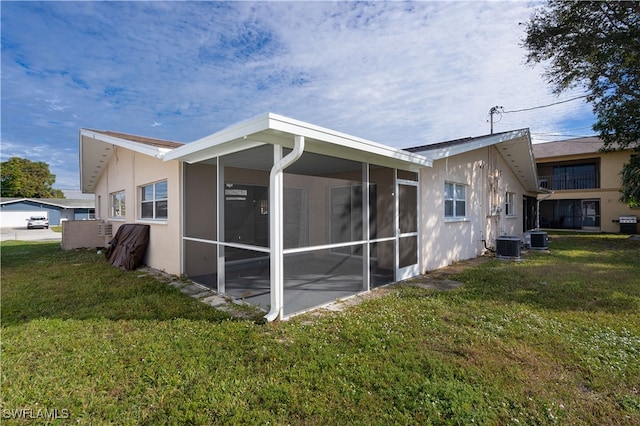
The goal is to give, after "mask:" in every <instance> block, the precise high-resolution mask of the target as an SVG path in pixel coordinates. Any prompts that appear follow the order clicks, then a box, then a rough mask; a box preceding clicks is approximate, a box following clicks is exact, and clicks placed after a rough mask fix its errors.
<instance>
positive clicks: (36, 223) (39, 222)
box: [27, 216, 49, 229]
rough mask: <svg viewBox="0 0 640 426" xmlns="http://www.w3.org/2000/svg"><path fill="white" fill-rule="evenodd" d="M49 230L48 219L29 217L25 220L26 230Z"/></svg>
mask: <svg viewBox="0 0 640 426" xmlns="http://www.w3.org/2000/svg"><path fill="white" fill-rule="evenodd" d="M35 228H45V229H48V228H49V219H47V218H46V217H44V216H31V217H30V218H29V219H27V229H35Z"/></svg>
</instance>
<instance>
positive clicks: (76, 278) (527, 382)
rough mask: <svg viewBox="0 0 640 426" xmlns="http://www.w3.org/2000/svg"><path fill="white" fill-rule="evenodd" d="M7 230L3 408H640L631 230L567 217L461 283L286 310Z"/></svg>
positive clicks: (252, 419)
mask: <svg viewBox="0 0 640 426" xmlns="http://www.w3.org/2000/svg"><path fill="white" fill-rule="evenodd" d="M1 248H2V265H1V266H2V313H1V318H2V357H1V367H2V379H1V380H2V381H1V385H2V389H1V390H2V402H1V404H2V421H3V422H11V420H10V418H11V417H14V416H15V415H23V416H25V415H26V416H31V417H36V416H38V415H40V416H41V418H40V419H39V421H41V420H43V418H44V417H46V416H47V415H50V416H51V415H52V413H53V414H57V417H59V419H58V420H57V421H58V422H59V423H60V424H67V423H68V424H107V423H111V424H132V425H133V424H145V425H156V424H179V425H182V424H267V423H270V424H305V425H306V424H309V425H313V424H322V425H333V424H363V425H369V424H460V425H467V424H472V423H476V424H484V425H486V424H496V425H503V424H514V425H517V424H519V425H523V424H527V425H530V424H571V425H580V424H584V425H592V424H606V425H611V424H624V425H640V317H639V312H640V242H637V241H630V240H628V239H627V237H626V236H619V235H586V234H581V235H552V242H551V245H550V252H549V253H546V252H530V253H529V254H527V255H526V258H525V260H524V261H521V262H510V261H498V260H490V261H488V262H486V263H484V264H481V265H479V266H476V267H474V268H471V269H467V270H465V271H464V272H462V273H460V274H459V275H458V276H457V277H456V279H458V280H460V281H462V282H464V283H465V285H464V286H463V287H461V288H459V289H457V290H454V291H451V292H440V293H438V292H434V291H431V290H425V289H419V288H416V287H409V286H397V289H396V290H395V291H393V292H391V293H390V295H388V296H386V297H382V298H373V299H371V300H368V301H366V302H363V303H362V304H360V305H358V306H355V307H352V308H349V309H347V310H345V311H344V312H342V313H325V314H323V315H319V316H318V315H311V314H309V315H303V316H299V317H295V318H294V319H292V320H290V321H286V322H279V323H271V324H259V323H256V322H252V321H240V320H231V319H229V318H228V317H227V316H226V314H222V313H220V312H218V311H216V310H214V309H213V308H210V307H208V306H206V305H204V304H200V303H198V302H196V301H194V300H192V299H190V298H188V297H185V296H183V295H182V294H181V293H180V292H178V291H177V290H175V289H173V288H171V287H169V286H167V285H166V284H164V283H161V282H158V281H156V280H155V279H154V278H152V277H149V276H146V275H145V274H142V273H140V272H138V271H132V272H125V271H120V270H118V269H115V268H113V267H111V266H109V265H107V264H106V263H105V262H104V259H103V257H102V256H99V255H96V254H95V252H94V251H85V250H79V251H72V252H62V251H61V250H60V249H59V244H58V243H21V242H7V243H2V246H1ZM54 410H57V411H54ZM54 417H55V416H54ZM25 423H30V424H33V423H34V420H33V419H31V420H29V421H25ZM54 423H55V421H54Z"/></svg>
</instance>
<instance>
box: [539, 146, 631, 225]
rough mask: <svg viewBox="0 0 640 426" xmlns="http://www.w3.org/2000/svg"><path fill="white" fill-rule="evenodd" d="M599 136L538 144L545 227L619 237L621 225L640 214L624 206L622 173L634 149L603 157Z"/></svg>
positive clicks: (541, 220)
mask: <svg viewBox="0 0 640 426" xmlns="http://www.w3.org/2000/svg"><path fill="white" fill-rule="evenodd" d="M602 146H603V142H602V140H601V139H599V138H597V137H589V138H579V139H570V140H563V141H557V142H547V143H540V144H535V145H533V152H534V155H535V159H536V165H537V169H538V178H539V180H540V187H541V188H543V189H546V190H549V191H551V192H550V193H549V194H546V195H540V197H539V199H540V227H541V228H554V229H579V230H587V231H602V232H619V231H620V226H619V224H618V223H617V220H618V219H619V218H620V216H624V215H638V216H640V210H639V209H631V208H630V207H628V206H627V205H626V204H624V203H622V202H620V171H621V170H622V166H623V164H624V163H625V162H628V161H629V158H630V156H631V154H632V153H633V151H632V150H630V149H628V150H622V151H615V152H601V151H600V149H601V148H602Z"/></svg>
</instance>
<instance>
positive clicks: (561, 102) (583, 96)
mask: <svg viewBox="0 0 640 426" xmlns="http://www.w3.org/2000/svg"><path fill="white" fill-rule="evenodd" d="M587 96H588V95H582V96H576V97H575V98H571V99H565V100H564V101H558V102H553V103H551V104H547V105H539V106H535V107H531V108H522V109H516V110H513V111H504V110H503V111H502V113H504V114H509V113H513V112H524V111H532V110H534V109H540V108H547V107H550V106H554V105H559V104H564V103H567V102H571V101H575V100H578V99H583V98H586V97H587Z"/></svg>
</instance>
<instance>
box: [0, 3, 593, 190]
mask: <svg viewBox="0 0 640 426" xmlns="http://www.w3.org/2000/svg"><path fill="white" fill-rule="evenodd" d="M541 5H542V3H539V2H526V1H488V2H484V1H474V2H461V1H422V2H309V1H305V2H288V1H279V2H246V1H243V2H202V1H188V2H170V1H153V2H145V1H135V2H90V1H84V2H73V1H61V2H30V1H19V2H11V1H2V2H1V3H0V8H1V9H0V14H1V25H2V26H1V29H0V31H1V39H2V58H1V59H2V62H1V67H2V86H1V97H2V99H1V114H2V115H1V124H2V127H1V129H0V138H1V139H0V157H1V160H2V161H6V160H8V159H9V158H10V157H14V156H17V157H22V158H28V159H30V160H32V161H44V162H47V163H48V164H49V167H50V170H51V172H52V173H53V174H55V175H56V183H55V184H54V187H55V188H58V189H65V190H71V189H78V188H79V170H78V168H79V159H78V155H79V154H78V131H79V129H80V128H90V129H98V130H112V131H118V132H124V133H130V134H135V135H141V136H147V137H152V138H158V139H166V140H171V141H177V142H184V143H188V142H192V141H195V140H197V139H200V138H202V137H205V136H207V135H210V134H212V133H215V132H217V131H219V130H222V129H223V128H225V127H228V126H230V125H233V124H235V123H237V122H240V121H244V120H246V119H250V118H253V117H256V116H258V115H262V114H264V113H266V112H273V113H276V114H281V115H284V116H287V117H290V118H294V119H297V120H302V121H306V122H309V123H312V124H315V125H318V126H323V127H327V128H330V129H332V130H336V131H339V132H343V133H348V134H351V135H354V136H358V137H361V138H365V139H369V140H372V141H375V142H379V143H383V144H386V145H390V146H393V147H397V148H406V147H411V146H417V145H426V144H429V143H435V142H442V141H446V140H451V139H458V138H463V137H468V136H480V135H485V134H488V133H489V132H490V123H489V121H488V120H489V110H490V109H491V107H494V106H501V107H503V110H504V111H505V112H504V113H502V114H496V115H494V132H502V131H507V130H513V129H520V128H530V129H531V133H532V136H533V141H534V143H539V142H543V141H551V140H559V139H569V138H572V137H580V136H589V135H593V134H594V132H593V131H592V130H591V126H592V125H593V123H594V122H595V118H594V115H593V114H592V112H591V106H590V105H588V104H586V103H585V101H584V99H577V100H573V101H568V102H563V103H558V104H556V103H557V102H562V101H565V100H568V99H573V98H576V97H579V96H582V95H584V92H582V91H581V90H580V89H575V90H573V91H569V92H565V93H562V94H560V95H555V94H553V93H552V89H551V87H550V86H549V85H548V84H547V83H546V82H545V79H544V76H543V73H544V66H543V65H538V66H535V67H533V66H531V65H527V64H526V63H525V60H526V50H525V49H524V48H523V47H521V43H522V39H523V37H524V31H525V28H524V25H522V24H521V23H523V22H526V21H527V20H528V19H529V18H530V16H531V15H532V13H533V11H534V10H535V9H536V8H537V7H541ZM550 104H555V105H551V106H547V107H545V105H550ZM538 107H542V108H538ZM530 108H533V109H530ZM522 109H528V111H520V110H522ZM510 111H515V112H510ZM517 111H520V112H517Z"/></svg>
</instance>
